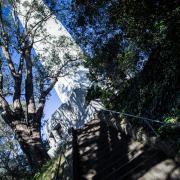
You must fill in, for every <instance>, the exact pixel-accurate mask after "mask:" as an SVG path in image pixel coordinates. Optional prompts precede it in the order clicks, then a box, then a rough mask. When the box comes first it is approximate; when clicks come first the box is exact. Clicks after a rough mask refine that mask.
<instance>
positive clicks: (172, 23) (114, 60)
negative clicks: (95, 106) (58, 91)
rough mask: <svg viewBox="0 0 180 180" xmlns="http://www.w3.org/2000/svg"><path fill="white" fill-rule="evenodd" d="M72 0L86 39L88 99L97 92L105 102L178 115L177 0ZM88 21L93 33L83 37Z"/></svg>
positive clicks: (116, 106) (179, 16) (156, 114)
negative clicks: (89, 44)
mask: <svg viewBox="0 0 180 180" xmlns="http://www.w3.org/2000/svg"><path fill="white" fill-rule="evenodd" d="M75 6H76V8H75V9H76V10H75V11H76V13H77V14H78V15H77V17H76V20H77V24H78V27H81V28H80V30H81V31H80V30H78V31H79V32H81V33H82V32H84V34H83V36H80V37H81V39H80V38H79V41H80V42H81V43H82V44H84V45H86V44H88V43H89V42H92V46H91V52H93V55H90V56H89V57H88V58H87V66H88V67H89V68H90V73H91V79H92V80H93V82H94V84H93V87H92V88H91V90H90V91H89V95H88V99H91V98H97V97H98V96H99V97H100V98H101V99H102V100H103V101H104V102H105V103H106V105H107V107H108V108H112V109H115V110H118V111H122V110H123V111H125V112H129V113H133V114H138V115H141V116H144V117H150V118H152V119H154V118H158V119H161V120H164V119H166V118H167V117H169V116H170V117H173V118H172V119H176V121H178V116H179V107H180V100H179V99H180V85H179V84H180V80H179V77H180V66H179V64H180V63H179V62H180V60H179V55H180V54H179V53H180V51H179V50H180V20H179V19H180V4H179V1H177V0H174V1H169V0H168V1H163V0H154V1H149V0H143V1H137V0H133V1H124V0H122V1H116V0H111V1H103V0H101V1H91V0H88V1H83V0H76V3H75ZM89 27H91V28H92V29H93V30H94V34H95V35H94V36H92V35H91V37H92V38H91V39H90V40H89V41H88V40H87V38H90V36H88V35H89V34H88V31H89ZM77 34H78V33H77ZM82 39H83V40H82ZM87 54H88V53H87Z"/></svg>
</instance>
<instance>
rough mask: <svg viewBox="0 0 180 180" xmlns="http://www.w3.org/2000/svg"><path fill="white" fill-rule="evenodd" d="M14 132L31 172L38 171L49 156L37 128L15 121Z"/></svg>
mask: <svg viewBox="0 0 180 180" xmlns="http://www.w3.org/2000/svg"><path fill="white" fill-rule="evenodd" d="M16 123H17V124H14V125H15V126H14V131H15V134H16V136H17V140H18V142H19V144H20V146H21V148H22V150H23V152H24V153H25V154H26V157H27V160H28V162H29V165H30V166H31V169H32V172H33V173H35V172H37V171H39V170H40V169H41V167H42V165H43V164H44V163H45V162H46V161H47V160H48V159H49V156H48V154H47V152H46V150H45V148H44V146H43V144H42V141H41V135H40V131H39V128H38V127H35V126H33V127H32V126H28V125H27V124H26V123H23V122H19V121H16Z"/></svg>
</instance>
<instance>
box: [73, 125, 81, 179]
mask: <svg viewBox="0 0 180 180" xmlns="http://www.w3.org/2000/svg"><path fill="white" fill-rule="evenodd" d="M72 137H73V146H72V151H73V179H74V180H80V179H81V178H80V159H79V148H78V138H77V131H76V130H75V129H74V128H72Z"/></svg>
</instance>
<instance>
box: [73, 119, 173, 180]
mask: <svg viewBox="0 0 180 180" xmlns="http://www.w3.org/2000/svg"><path fill="white" fill-rule="evenodd" d="M77 144H78V145H77V146H78V156H79V159H78V166H79V170H78V171H79V172H78V173H79V177H78V179H76V178H74V179H75V180H81V179H87V180H91V179H93V180H106V179H107V180H120V179H127V180H137V179H141V178H142V180H143V176H144V177H145V179H147V178H146V177H148V176H147V175H146V173H147V172H148V171H149V170H151V169H152V168H153V167H154V166H156V165H157V164H159V163H161V162H163V161H165V160H166V159H167V157H166V156H165V155H164V154H163V153H162V152H159V151H157V150H152V149H149V148H148V147H144V146H142V144H140V143H138V142H134V141H132V140H131V138H130V137H129V136H127V135H125V134H124V133H122V132H119V131H117V129H115V128H114V127H112V126H108V125H107V124H106V123H105V122H104V121H101V120H100V118H97V119H94V120H92V121H91V122H89V123H88V124H86V125H85V126H84V128H82V129H79V130H78V131H77ZM169 177H171V176H170V175H169ZM167 178H168V176H167ZM145 179H144V180H145ZM151 179H153V176H152V178H148V180H151ZM164 179H166V178H164ZM169 179H171V178H169Z"/></svg>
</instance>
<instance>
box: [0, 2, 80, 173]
mask: <svg viewBox="0 0 180 180" xmlns="http://www.w3.org/2000/svg"><path fill="white" fill-rule="evenodd" d="M52 17H53V11H49V10H48V9H47V7H46V6H45V4H44V3H43V1H38V0H30V1H25V0H24V1H19V0H13V1H11V0H9V1H0V46H1V50H2V52H0V107H1V108H2V109H3V112H2V117H3V119H4V120H5V122H6V123H7V124H8V125H9V126H10V127H11V128H12V130H13V132H14V133H15V136H16V138H17V140H18V142H19V144H20V146H21V148H22V150H23V152H24V153H25V154H26V156H27V159H28V162H29V164H30V166H31V167H32V171H33V172H36V171H38V170H39V169H40V168H41V166H42V164H43V163H45V162H46V161H47V160H48V159H49V157H48V155H47V152H46V150H45V149H44V147H43V145H42V139H41V133H40V129H41V119H42V117H43V110H44V106H45V102H46V99H47V97H48V95H49V93H50V92H51V90H52V89H53V87H54V85H55V84H56V83H57V81H58V77H61V76H65V75H67V74H69V73H70V72H71V71H73V70H74V69H75V68H76V66H77V65H78V64H79V59H80V57H79V55H77V53H76V55H74V56H72V55H71V54H68V51H67V50H66V49H68V47H69V46H70V45H72V43H73V42H72V40H71V39H69V38H67V37H66V36H64V35H62V36H61V37H55V36H53V35H51V34H50V33H48V31H47V29H46V26H45V24H46V23H47V21H48V20H49V19H51V18H52ZM20 19H21V21H20ZM22 21H23V22H22ZM40 44H44V48H41V49H39V51H38V52H40V53H38V52H37V54H36V53H35V51H34V49H33V47H35V46H37V47H40ZM72 51H73V50H72ZM62 52H66V53H62ZM62 54H64V55H63V56H62ZM42 64H43V65H44V66H43V65H42ZM10 99H11V100H10ZM24 102H25V103H24ZM10 104H11V105H10Z"/></svg>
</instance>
